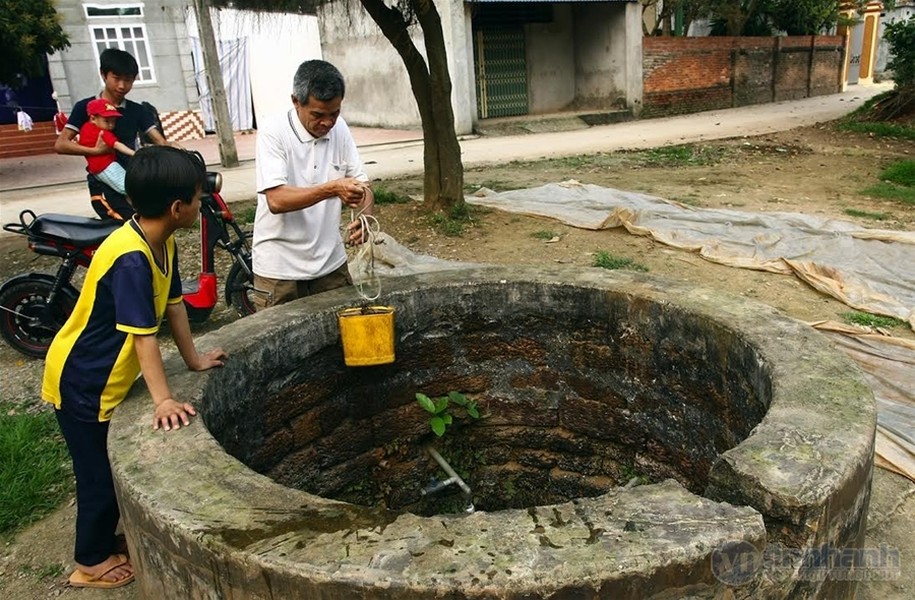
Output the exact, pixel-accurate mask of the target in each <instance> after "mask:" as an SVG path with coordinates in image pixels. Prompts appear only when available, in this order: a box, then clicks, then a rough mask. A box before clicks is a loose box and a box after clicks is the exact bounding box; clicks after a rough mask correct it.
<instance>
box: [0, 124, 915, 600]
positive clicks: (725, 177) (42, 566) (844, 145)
mask: <svg viewBox="0 0 915 600" xmlns="http://www.w3.org/2000/svg"><path fill="white" fill-rule="evenodd" d="M904 158H915V146H913V144H912V143H911V142H903V141H893V140H886V139H879V138H874V137H870V136H867V135H860V134H849V133H841V132H837V131H836V130H835V129H834V127H833V126H832V125H829V124H826V125H819V126H815V127H808V128H803V129H796V130H792V131H789V132H785V133H780V134H772V135H766V136H762V137H756V138H738V139H732V140H726V141H723V142H713V143H710V144H706V145H703V146H701V148H700V149H699V150H698V151H697V152H694V153H693V155H692V157H691V158H689V159H686V160H684V159H682V158H681V159H677V160H672V159H670V153H664V152H660V153H658V152H654V153H653V152H647V153H645V152H642V153H631V154H630V153H614V154H606V155H598V156H595V157H576V158H569V159H557V160H552V161H548V162H541V163H509V164H501V165H494V166H491V167H487V168H479V169H472V170H468V171H467V172H466V174H465V183H466V184H467V185H468V186H486V187H489V188H491V189H494V190H496V191H504V190H507V189H514V188H524V187H533V186H537V185H541V184H546V183H551V182H559V181H565V180H568V179H575V180H578V181H580V182H583V183H592V184H598V185H603V186H608V187H614V188H618V189H622V190H627V191H634V192H642V193H647V194H652V195H655V196H661V197H664V198H667V199H670V200H677V201H680V202H683V203H686V204H690V205H693V206H697V207H704V208H730V209H737V210H744V211H758V212H802V213H808V214H813V215H819V216H827V217H835V218H841V219H848V220H852V221H858V222H859V224H861V225H863V226H867V227H874V228H881V229H899V230H909V231H911V230H915V206H906V205H903V204H900V203H898V202H893V201H885V200H879V199H874V198H869V197H867V196H866V195H864V194H862V192H861V190H863V189H864V188H866V187H868V186H870V185H873V184H876V183H877V182H878V181H879V173H880V172H881V171H882V169H883V168H884V167H886V166H887V165H888V164H889V163H891V162H893V161H896V160H900V159H904ZM381 184H382V185H383V186H384V187H386V188H387V189H389V190H391V191H396V192H399V193H404V194H413V195H417V196H418V195H420V194H421V180H420V179H418V178H415V177H414V178H408V179H402V180H394V181H387V182H381ZM376 185H378V182H376ZM246 208H247V207H246V206H243V205H239V206H238V207H236V212H238V213H242V212H243V211H244V210H245V209H246ZM848 209H852V210H856V211H861V212H862V213H871V214H872V215H879V216H881V219H880V220H875V219H873V218H861V217H851V216H848V215H847V214H846V213H845V211H846V210H848ZM470 214H471V219H472V220H471V223H470V225H469V226H467V227H466V228H465V230H464V232H463V233H462V234H461V235H458V236H452V237H449V236H445V235H442V234H441V233H439V232H438V231H437V230H436V228H435V226H434V225H433V224H432V223H431V222H430V220H429V218H428V216H427V215H426V214H425V213H424V212H423V211H422V209H421V207H420V205H419V203H417V202H412V203H406V204H385V205H381V206H379V207H378V209H377V210H376V215H377V217H378V219H379V221H380V224H381V228H382V229H383V230H384V231H385V232H387V233H389V234H391V235H393V236H394V237H395V238H396V239H397V240H399V241H400V242H401V243H403V244H405V245H407V246H408V247H409V248H411V249H412V250H413V251H415V252H419V253H425V254H432V255H435V256H437V257H439V258H445V259H452V260H461V261H470V262H490V263H503V264H550V265H555V264H568V265H576V266H590V265H591V263H592V260H593V255H594V253H595V252H596V251H599V250H603V251H606V252H609V253H610V254H612V255H614V256H618V257H624V258H630V259H632V260H633V261H635V262H636V263H639V264H641V265H643V266H645V267H647V268H648V270H649V271H650V272H651V273H653V274H656V275H660V276H665V277H670V278H676V279H681V280H686V281H688V282H693V283H695V284H697V285H703V286H707V287H711V288H715V289H719V290H721V291H723V292H729V293H732V294H736V295H740V296H745V297H749V298H753V299H756V300H759V301H761V302H764V303H767V304H770V305H772V306H775V307H776V308H778V309H780V310H782V311H783V312H785V313H786V314H788V315H790V316H792V317H795V318H798V319H801V320H805V321H811V320H821V319H836V320H841V314H842V313H845V312H848V311H850V309H849V308H848V307H847V306H845V305H843V304H841V303H840V302H838V301H836V300H833V299H831V298H828V297H826V296H824V295H822V294H820V293H818V292H816V291H814V290H813V289H811V288H810V287H808V286H807V285H806V284H804V283H802V282H801V281H799V280H797V279H795V278H793V277H791V276H786V275H776V274H771V273H764V272H758V271H749V270H742V269H736V268H731V267H725V266H721V265H718V264H714V263H710V262H707V261H705V260H703V259H702V258H700V257H699V256H697V255H694V254H691V253H688V252H684V251H681V250H676V249H673V248H668V247H665V246H663V245H660V244H658V243H656V242H654V241H652V240H651V239H649V238H645V237H636V236H633V235H630V234H628V233H626V232H625V231H618V230H610V231H599V232H595V231H585V230H579V229H575V228H572V227H569V226H566V225H562V224H559V223H557V222H555V221H551V220H548V219H543V218H532V217H524V216H518V215H513V214H507V213H502V212H498V211H494V210H488V209H480V208H472V209H471V212H470ZM186 241H187V243H186V249H185V251H184V255H183V257H182V261H183V262H182V265H183V266H182V270H183V273H184V275H185V277H187V276H188V275H189V274H190V273H192V272H193V269H192V268H191V266H190V265H193V264H194V257H193V253H194V252H195V246H194V244H193V237H192V236H188V237H187V238H186ZM53 268H54V265H53V264H52V263H51V261H46V260H44V259H38V260H33V255H31V254H30V253H28V252H27V251H26V249H25V244H24V243H23V241H22V240H21V239H9V238H3V239H0V278H2V279H5V278H7V277H9V276H10V275H13V274H15V273H18V272H21V271H24V270H27V269H45V270H50V269H53ZM220 269H221V270H220V273H219V274H220V276H224V275H225V274H226V272H227V268H226V265H225V263H223V264H222V265H221V266H220ZM234 318H236V317H235V315H234V313H233V312H232V311H231V310H228V309H225V308H223V307H220V308H219V309H217V312H216V313H215V314H214V315H213V317H212V318H211V319H210V321H209V322H208V323H207V324H206V325H204V326H203V327H196V328H195V330H196V331H200V332H202V331H206V330H210V329H212V328H214V327H218V326H220V325H222V324H225V323H227V322H229V321H231V320H233V319H234ZM892 333H893V334H895V335H901V336H904V337H908V338H913V337H915V336H913V335H912V332H911V331H909V330H908V329H906V328H904V327H899V328H894V329H893V330H892ZM41 368H42V364H41V362H40V361H33V360H28V359H25V358H24V357H21V356H20V355H18V354H16V353H15V352H14V351H13V350H11V349H10V348H9V347H8V346H6V345H5V344H0V381H2V383H0V398H2V399H3V400H5V401H9V402H14V403H21V404H33V403H35V402H36V399H37V396H38V385H39V379H40V375H41ZM887 477H889V478H892V477H895V476H890V475H886V474H882V475H881V478H884V479H885V478H887ZM896 479H900V481H895V480H891V481H890V480H888V481H890V485H889V489H893V490H896V492H894V493H897V492H898V494H899V495H900V496H902V497H903V498H905V499H908V504H909V506H908V508H905V509H904V510H902V513H903V514H908V515H911V512H912V511H911V504H912V502H911V496H912V488H911V486H909V485H907V484H908V482H905V483H903V481H904V480H901V478H896ZM899 490H902V491H899ZM880 493H881V492H880V491H879V488H878V489H876V490H875V498H874V502H875V504H881V503H884V504H886V503H889V504H892V503H893V502H894V500H895V499H894V498H880V497H877V495H878V494H880ZM897 508H898V507H897ZM73 512H74V511H73V508H72V507H71V506H65V507H63V508H61V509H60V510H58V511H57V512H56V513H54V514H52V515H51V516H50V517H47V518H45V519H43V520H42V521H40V522H38V523H36V524H34V525H32V526H31V527H29V528H27V529H25V530H24V531H22V532H21V533H19V534H18V535H17V536H16V537H15V538H14V539H13V540H9V541H4V542H2V546H0V592H2V593H3V594H4V595H6V596H7V597H9V598H16V599H22V600H36V599H38V598H47V597H54V596H57V595H66V596H70V595H75V594H79V595H80V597H81V598H85V599H93V598H96V597H98V598H112V599H124V598H134V597H136V586H128V587H127V588H124V589H122V590H117V591H106V592H97V591H86V590H73V589H70V588H66V587H64V586H63V585H62V582H63V581H64V580H65V577H66V574H67V573H68V572H69V569H70V567H71V564H70V562H69V557H70V550H71V547H72V535H73ZM897 512H898V511H897ZM880 526H881V527H883V528H884V529H885V528H886V526H887V525H886V520H885V519H883V520H882V521H881V523H880ZM911 528H912V527H911V523H909V525H908V529H907V531H909V532H911ZM903 539H904V538H903ZM870 540H872V538H871V537H869V541H870ZM897 543H898V540H897ZM906 572H908V573H909V575H903V577H908V579H906V580H904V581H900V582H896V583H892V584H889V583H886V582H877V583H872V582H869V583H866V584H862V587H861V590H862V592H863V593H862V594H860V595H859V596H862V597H865V598H877V597H879V598H881V599H882V600H892V599H895V598H899V599H902V598H910V597H915V587H913V580H915V575H913V574H912V570H911V569H910V568H907V567H906V568H903V573H906Z"/></svg>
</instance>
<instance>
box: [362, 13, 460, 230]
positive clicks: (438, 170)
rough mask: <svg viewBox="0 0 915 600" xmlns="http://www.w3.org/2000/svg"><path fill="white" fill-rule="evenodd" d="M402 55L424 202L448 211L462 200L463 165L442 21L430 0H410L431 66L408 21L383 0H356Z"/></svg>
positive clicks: (449, 212)
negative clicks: (419, 148)
mask: <svg viewBox="0 0 915 600" xmlns="http://www.w3.org/2000/svg"><path fill="white" fill-rule="evenodd" d="M360 2H361V3H362V6H364V7H365V9H366V11H368V13H369V15H370V16H371V17H372V19H373V20H374V21H375V23H377V24H378V26H379V27H380V28H381V32H382V33H383V34H384V36H385V37H386V38H387V39H388V41H390V42H391V44H392V45H393V46H394V49H395V50H397V53H398V54H399V55H400V57H401V59H402V60H403V63H404V66H406V68H407V74H408V76H409V78H410V87H411V88H412V90H413V96H414V97H415V98H416V105H417V107H418V108H419V115H420V119H421V121H422V127H423V167H424V169H425V172H424V178H423V183H424V185H423V199H424V204H425V206H426V207H428V208H430V209H432V210H441V211H444V212H446V213H447V214H449V215H450V214H452V213H453V212H454V210H455V208H460V207H461V206H462V205H463V203H464V167H463V165H462V163H461V147H460V144H458V140H457V134H456V133H455V132H454V111H453V109H452V107H451V77H450V76H449V74H448V60H447V54H446V50H445V37H444V33H443V31H442V22H441V18H440V16H439V14H438V11H437V10H436V8H435V4H434V3H433V1H432V0H410V3H411V6H412V8H413V10H414V12H415V15H416V17H417V20H418V21H419V25H420V27H421V28H422V30H423V36H424V37H425V40H426V55H427V56H428V58H429V66H428V67H427V65H426V61H425V60H424V59H423V56H422V54H420V52H419V50H418V49H417V48H416V46H415V45H414V44H413V40H412V39H411V38H410V32H409V24H408V22H407V21H406V20H405V19H404V17H403V15H402V14H401V13H400V12H399V11H398V10H396V9H392V8H388V7H387V6H385V3H384V0H360Z"/></svg>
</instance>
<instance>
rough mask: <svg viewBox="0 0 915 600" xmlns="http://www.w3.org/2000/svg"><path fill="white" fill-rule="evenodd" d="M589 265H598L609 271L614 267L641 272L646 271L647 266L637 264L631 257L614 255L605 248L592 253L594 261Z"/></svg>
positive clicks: (614, 268)
mask: <svg viewBox="0 0 915 600" xmlns="http://www.w3.org/2000/svg"><path fill="white" fill-rule="evenodd" d="M591 266H592V267H600V268H601V269H609V270H611V271H613V270H616V269H626V270H629V271H643V272H644V271H648V267H646V266H645V265H642V264H639V263H637V262H635V261H634V260H632V259H631V258H625V257H621V256H614V255H612V254H610V253H609V252H607V251H606V250H598V251H597V252H595V253H594V261H593V262H592V263H591Z"/></svg>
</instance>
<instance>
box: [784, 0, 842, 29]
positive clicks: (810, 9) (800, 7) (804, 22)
mask: <svg viewBox="0 0 915 600" xmlns="http://www.w3.org/2000/svg"><path fill="white" fill-rule="evenodd" d="M766 4H768V7H767V12H768V13H769V16H770V18H771V19H772V24H773V25H774V26H775V28H776V29H779V30H782V31H785V32H786V33H787V34H788V35H816V34H818V33H820V32H822V31H824V30H826V29H828V28H830V27H832V26H833V25H835V24H836V21H838V19H839V2H837V1H836V0H770V1H769V2H768V3H766Z"/></svg>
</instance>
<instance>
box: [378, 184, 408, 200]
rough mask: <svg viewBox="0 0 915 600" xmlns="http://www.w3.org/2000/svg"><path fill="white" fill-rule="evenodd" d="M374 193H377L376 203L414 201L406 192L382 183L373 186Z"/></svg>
mask: <svg viewBox="0 0 915 600" xmlns="http://www.w3.org/2000/svg"><path fill="white" fill-rule="evenodd" d="M372 193H373V194H375V204H409V203H410V202H412V201H413V200H412V198H410V197H409V196H407V195H406V194H400V193H398V192H395V191H392V190H389V189H388V188H386V187H384V186H380V185H379V186H377V187H373V188H372Z"/></svg>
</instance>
